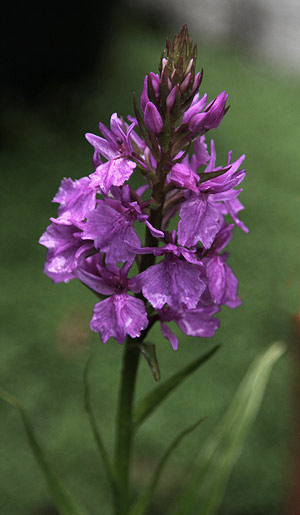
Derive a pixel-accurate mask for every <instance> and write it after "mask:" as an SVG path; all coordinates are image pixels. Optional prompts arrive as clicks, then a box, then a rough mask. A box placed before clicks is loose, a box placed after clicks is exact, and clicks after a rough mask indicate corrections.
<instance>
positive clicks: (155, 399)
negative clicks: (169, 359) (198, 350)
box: [133, 345, 220, 429]
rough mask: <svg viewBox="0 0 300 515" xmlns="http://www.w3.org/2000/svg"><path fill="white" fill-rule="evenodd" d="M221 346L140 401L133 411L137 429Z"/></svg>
mask: <svg viewBox="0 0 300 515" xmlns="http://www.w3.org/2000/svg"><path fill="white" fill-rule="evenodd" d="M219 348H220V345H216V346H215V347H213V348H212V349H211V350H209V351H208V352H206V353H205V354H203V355H202V356H200V358H197V359H195V360H194V361H192V363H190V364H189V365H187V366H186V367H184V368H183V369H182V370H180V371H179V372H176V373H175V374H174V375H172V376H171V377H170V378H169V379H167V380H166V381H164V382H163V383H161V384H160V385H159V386H157V387H156V388H155V389H154V390H152V391H151V392H150V393H149V394H148V395H146V396H145V397H144V398H143V399H142V400H141V401H139V402H138V404H137V406H136V408H135V409H134V412H133V424H134V426H135V428H136V429H137V428H138V427H139V426H140V425H141V424H142V422H144V420H145V419H146V418H147V417H148V416H149V415H150V414H151V413H152V411H154V410H155V408H157V406H158V405H159V404H160V403H161V402H162V401H163V400H164V399H165V398H166V397H167V396H168V395H169V394H170V393H171V392H172V391H173V390H174V389H175V388H176V387H177V386H179V385H180V384H181V382H182V381H183V379H185V378H186V377H188V376H189V375H190V374H192V373H193V372H195V370H197V369H198V368H199V367H200V366H201V365H203V364H204V363H205V362H206V361H208V360H209V359H210V358H211V357H212V356H213V355H214V353H215V352H216V351H217V350H218V349H219Z"/></svg>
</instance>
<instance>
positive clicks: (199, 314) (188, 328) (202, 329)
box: [159, 302, 220, 350]
mask: <svg viewBox="0 0 300 515" xmlns="http://www.w3.org/2000/svg"><path fill="white" fill-rule="evenodd" d="M219 310H220V308H218V307H217V306H213V305H205V304H204V303H203V304H201V302H199V303H198V305H197V307H196V308H194V309H186V307H184V306H182V307H181V309H179V310H178V311H175V310H173V309H170V308H168V307H165V308H164V309H162V310H160V311H159V318H160V322H161V332H162V335H163V336H164V337H165V338H166V339H167V340H169V342H170V343H171V345H172V347H173V349H174V350H177V348H178V339H177V337H176V336H175V334H174V333H173V332H172V331H171V329H170V328H169V327H168V326H167V325H166V322H172V321H173V322H176V323H177V325H178V326H179V327H180V329H181V330H182V332H183V333H184V334H186V335H187V336H194V337H200V338H210V337H211V336H213V335H214V334H215V332H216V330H217V329H218V328H219V325H220V321H219V320H218V319H217V318H212V317H213V315H215V314H216V313H217V312H218V311H219Z"/></svg>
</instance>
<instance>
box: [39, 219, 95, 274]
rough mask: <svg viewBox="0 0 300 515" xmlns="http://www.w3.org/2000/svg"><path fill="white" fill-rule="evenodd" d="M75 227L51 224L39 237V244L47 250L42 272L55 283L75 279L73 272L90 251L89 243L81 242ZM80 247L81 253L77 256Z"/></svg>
mask: <svg viewBox="0 0 300 515" xmlns="http://www.w3.org/2000/svg"><path fill="white" fill-rule="evenodd" d="M79 233H80V231H79V229H78V227H76V226H75V225H62V224H56V223H52V224H51V225H49V226H48V227H47V229H46V231H45V232H44V234H43V235H42V236H41V237H40V240H39V242H40V244H41V245H44V246H45V247H47V248H48V249H49V250H48V252H47V255H46V263H45V267H44V272H45V274H46V275H48V277H50V278H51V279H53V281H54V282H55V283H57V282H61V281H64V282H69V281H70V279H73V278H74V277H75V275H74V271H75V269H76V268H77V267H78V265H79V264H80V263H81V261H82V259H83V258H84V255H86V254H87V253H89V252H90V251H91V249H92V244H91V242H88V243H86V242H83V241H82V240H81V238H80V236H79ZM81 247H82V249H83V252H81V253H79V254H78V250H79V249H80V248H81Z"/></svg>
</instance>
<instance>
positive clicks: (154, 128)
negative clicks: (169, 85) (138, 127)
mask: <svg viewBox="0 0 300 515" xmlns="http://www.w3.org/2000/svg"><path fill="white" fill-rule="evenodd" d="M144 122H145V125H146V127H147V129H148V131H149V132H151V133H152V134H156V135H157V134H159V133H160V132H161V131H162V128H163V121H162V117H161V116H160V114H159V111H158V109H157V107H155V105H154V104H153V102H147V104H146V108H145V112H144Z"/></svg>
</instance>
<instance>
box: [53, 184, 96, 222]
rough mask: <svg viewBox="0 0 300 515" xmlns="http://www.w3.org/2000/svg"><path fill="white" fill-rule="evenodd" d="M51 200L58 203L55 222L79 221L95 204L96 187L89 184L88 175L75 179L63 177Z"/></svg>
mask: <svg viewBox="0 0 300 515" xmlns="http://www.w3.org/2000/svg"><path fill="white" fill-rule="evenodd" d="M52 202H58V203H59V204H60V206H59V208H58V218H57V222H62V223H65V224H68V223H70V224H71V223H72V222H74V223H76V222H81V221H83V220H84V219H85V218H86V215H87V213H88V212H89V211H91V210H92V209H94V208H95V206H96V189H95V188H94V187H92V186H91V179H89V178H88V177H82V178H81V179H79V180H75V181H72V179H63V180H62V181H61V185H60V187H59V190H58V192H57V193H56V195H55V197H54V199H53V201H52Z"/></svg>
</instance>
